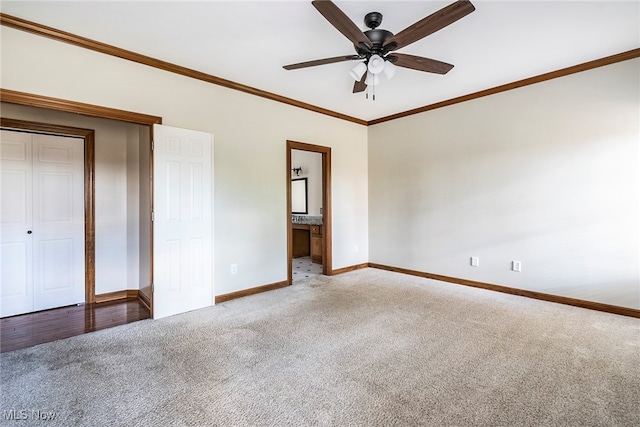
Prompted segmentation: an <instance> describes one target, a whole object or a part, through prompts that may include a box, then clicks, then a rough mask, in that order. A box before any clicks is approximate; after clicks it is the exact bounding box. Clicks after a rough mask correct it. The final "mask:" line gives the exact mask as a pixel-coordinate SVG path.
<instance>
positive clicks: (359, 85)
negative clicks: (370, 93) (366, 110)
mask: <svg viewBox="0 0 640 427" xmlns="http://www.w3.org/2000/svg"><path fill="white" fill-rule="evenodd" d="M366 79H367V73H364V74H363V75H362V78H361V79H360V81H358V82H355V83H354V84H353V93H358V92H364V91H365V90H366V89H367V85H366V84H365V82H364V81H365V80H366Z"/></svg>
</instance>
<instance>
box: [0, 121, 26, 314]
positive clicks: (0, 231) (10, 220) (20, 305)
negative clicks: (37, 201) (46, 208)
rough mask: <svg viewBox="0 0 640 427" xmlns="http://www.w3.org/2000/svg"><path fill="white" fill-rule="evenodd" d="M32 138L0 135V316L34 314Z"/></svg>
mask: <svg viewBox="0 0 640 427" xmlns="http://www.w3.org/2000/svg"><path fill="white" fill-rule="evenodd" d="M31 176H32V161H31V134H28V133H22V132H9V131H6V130H2V131H0V269H1V272H0V300H2V303H1V304H0V316H1V317H4V316H12V315H14V314H20V313H27V312H30V311H33V262H32V260H33V257H32V256H31V253H32V251H33V239H32V237H31V236H32V234H27V233H28V231H29V230H30V229H31V225H32V222H33V221H32V215H31V213H32V210H33V207H32V197H31V187H32V184H31Z"/></svg>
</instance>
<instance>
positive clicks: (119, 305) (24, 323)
mask: <svg viewBox="0 0 640 427" xmlns="http://www.w3.org/2000/svg"><path fill="white" fill-rule="evenodd" d="M149 317H150V315H149V310H148V309H147V307H145V306H144V305H143V304H141V303H140V302H139V301H138V300H137V299H128V300H122V301H116V302H110V303H102V304H87V305H80V306H69V307H61V308H56V309H52V310H46V311H40V312H37V313H28V314H23V315H19V316H12V317H7V318H4V319H1V320H0V353H4V352H7V351H13V350H18V349H21V348H27V347H32V346H34V345H38V344H43V343H46V342H51V341H56V340H59V339H63V338H69V337H73V336H76V335H82V334H85V333H88V332H93V331H98V330H100V329H106V328H111V327H114V326H119V325H124V324H126V323H131V322H136V321H138V320H143V319H148V318H149Z"/></svg>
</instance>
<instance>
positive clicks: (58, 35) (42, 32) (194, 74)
mask: <svg viewBox="0 0 640 427" xmlns="http://www.w3.org/2000/svg"><path fill="white" fill-rule="evenodd" d="M0 25H4V26H6V27H10V28H14V29H17V30H21V31H26V32H28V33H32V34H36V35H39V36H42V37H47V38H51V39H54V40H57V41H61V42H64V43H69V44H72V45H74V46H79V47H82V48H85V49H89V50H93V51H95V52H100V53H104V54H106V55H111V56H116V57H118V58H122V59H126V60H129V61H133V62H136V63H139V64H143V65H147V66H150V67H154V68H157V69H160V70H164V71H168V72H171V73H175V74H179V75H182V76H185V77H190V78H193V79H197V80H202V81H205V82H208V83H212V84H215V85H218V86H223V87H226V88H229V89H233V90H237V91H240V92H244V93H248V94H251V95H255V96H259V97H262V98H266V99H270V100H272V101H276V102H281V103H283V104H287V105H292V106H294V107H298V108H302V109H305V110H309V111H313V112H316V113H320V114H324V115H327V116H331V117H335V118H338V119H341V120H346V121H349V122H352V123H356V124H359V125H364V126H372V125H377V124H380V123H384V122H388V121H391V120H395V119H400V118H403V117H407V116H411V115H414V114H420V113H424V112H426V111H430V110H435V109H437V108H442V107H447V106H449V105H454V104H459V103H461V102H466V101H471V100H473V99H478V98H482V97H485V96H489V95H494V94H497V93H500V92H506V91H509V90H512V89H517V88H520V87H524V86H529V85H532V84H536V83H540V82H544V81H547V80H552V79H556V78H558V77H564V76H568V75H571V74H575V73H579V72H582V71H587V70H591V69H594V68H598V67H603V66H605V65H611V64H615V63H617V62H622V61H627V60H629V59H634V58H638V57H640V48H636V49H632V50H629V51H626V52H621V53H618V54H615V55H611V56H607V57H604V58H600V59H595V60H593V61H589V62H584V63H582V64H578V65H573V66H571V67H567V68H562V69H560V70H556V71H551V72H549V73H544V74H540V75H537V76H533V77H529V78H526V79H523V80H518V81H515V82H512V83H507V84H504V85H500V86H496V87H493V88H490V89H485V90H481V91H479V92H474V93H471V94H468V95H463V96H459V97H456V98H452V99H448V100H445V101H441V102H437V103H435V104H429V105H425V106H423V107H418V108H414V109H411V110H407V111H403V112H400V113H396V114H392V115H389V116H385V117H380V118H378V119H374V120H369V121H367V120H363V119H359V118H357V117H353V116H349V115H346V114H342V113H338V112H336V111H333V110H328V109H326V108H322V107H318V106H315V105H311V104H307V103H306V102H302V101H297V100H295V99H292V98H287V97H285V96H281V95H277V94H275V93H272V92H267V91H264V90H261V89H257V88H254V87H251V86H247V85H244V84H242V83H237V82H234V81H231V80H227V79H223V78H220V77H216V76H214V75H211V74H207V73H203V72H201V71H197V70H193V69H191V68H186V67H182V66H180V65H176V64H173V63H170V62H166V61H161V60H159V59H156V58H152V57H150V56H146V55H142V54H139V53H136V52H132V51H129V50H126V49H121V48H119V47H116V46H112V45H108V44H106V43H102V42H99V41H96V40H92V39H89V38H86V37H82V36H78V35H75V34H72V33H68V32H66V31H61V30H58V29H56V28H52V27H47V26H45V25H41V24H37V23H35V22H31V21H27V20H25V19H21V18H17V17H15V16H11V15H7V14H5V13H0Z"/></svg>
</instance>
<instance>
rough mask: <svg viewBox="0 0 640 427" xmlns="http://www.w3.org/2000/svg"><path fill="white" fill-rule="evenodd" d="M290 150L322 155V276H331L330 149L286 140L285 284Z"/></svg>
mask: <svg viewBox="0 0 640 427" xmlns="http://www.w3.org/2000/svg"><path fill="white" fill-rule="evenodd" d="M291 150H301V151H310V152H313V153H320V154H322V274H324V275H325V276H331V275H332V274H333V270H332V265H333V259H332V252H333V251H332V250H331V245H332V237H331V230H332V227H331V147H324V146H321V145H314V144H307V143H304V142H297V141H289V140H287V161H286V167H287V173H286V177H287V284H289V285H291V284H292V283H293V268H292V266H291V264H292V262H293V232H292V228H293V223H292V220H291Z"/></svg>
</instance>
